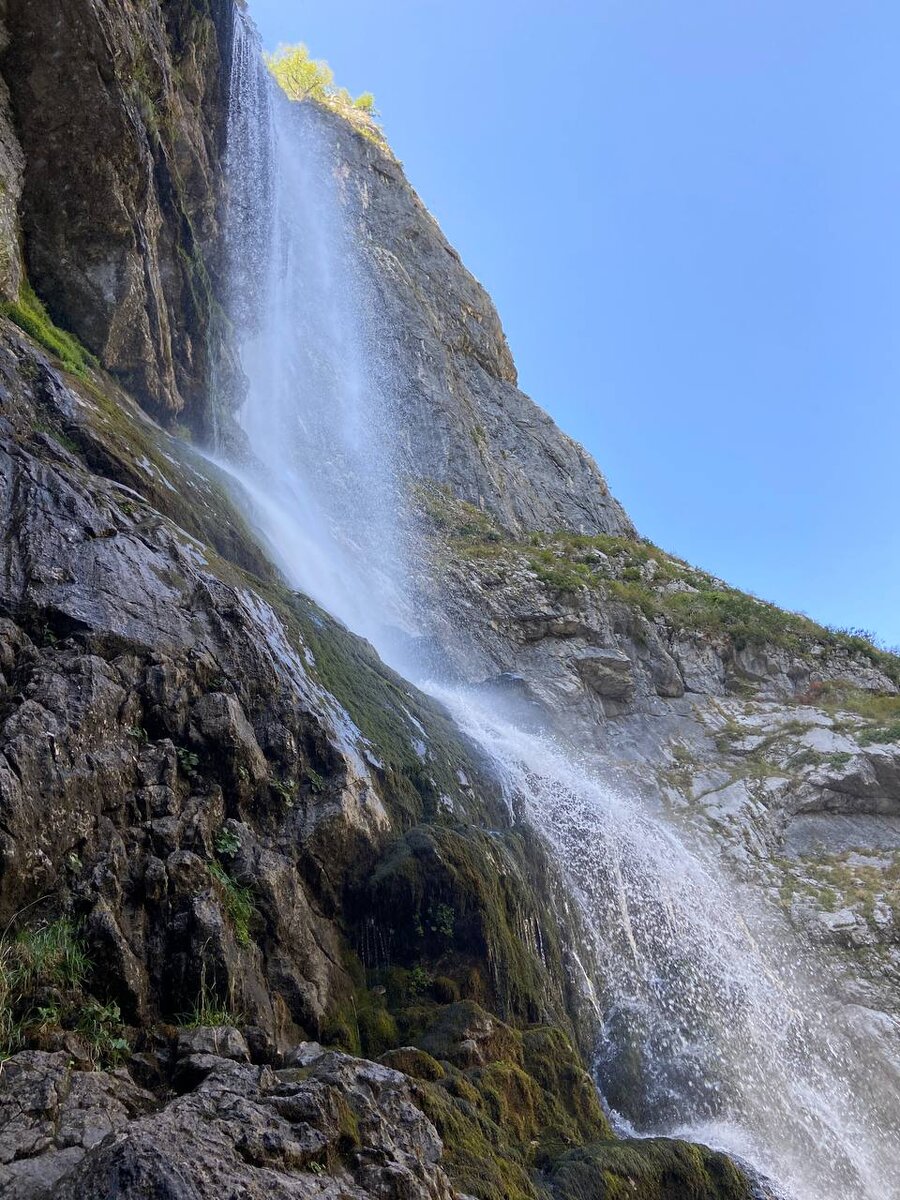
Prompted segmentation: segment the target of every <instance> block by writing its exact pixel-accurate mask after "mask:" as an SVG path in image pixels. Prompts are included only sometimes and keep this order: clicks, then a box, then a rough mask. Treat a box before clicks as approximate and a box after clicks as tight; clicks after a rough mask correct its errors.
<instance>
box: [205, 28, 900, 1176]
mask: <svg viewBox="0 0 900 1200" xmlns="http://www.w3.org/2000/svg"><path fill="white" fill-rule="evenodd" d="M307 108H308V106H307ZM228 135H229V146H228V159H227V161H228V172H229V187H230V195H231V201H230V211H229V217H228V229H229V235H228V236H229V252H230V259H231V280H232V294H231V302H230V309H231V316H232V319H233V320H234V323H235V326H236V334H237V339H238V342H239V349H240V354H241V361H242V366H243V369H244V371H245V373H246V375H247V379H248V384H249V390H248V395H247V398H246V401H245V404H244V406H243V409H242V411H241V414H240V419H241V422H242V426H243V429H244V431H245V433H246V437H247V443H248V448H249V453H247V454H246V455H245V456H244V457H243V460H242V462H241V464H240V465H239V466H235V465H234V463H233V462H232V464H231V466H230V468H229V469H231V470H232V472H233V473H234V474H235V475H236V476H237V477H238V478H239V479H240V481H241V483H242V485H243V491H242V494H243V496H244V497H245V499H246V501H247V504H248V515H249V517H250V519H251V520H252V521H253V522H254V523H255V524H256V526H257V528H258V529H259V530H260V533H261V535H262V536H263V537H264V539H265V540H266V541H267V543H268V545H269V547H270V548H271V551H272V553H273V556H274V558H275V560H276V562H277V563H278V564H279V565H280V566H281V568H282V570H283V572H284V574H285V576H286V578H287V579H288V580H289V581H290V582H291V583H292V584H293V585H294V586H296V587H298V588H300V589H302V590H304V591H307V592H309V593H311V594H312V595H313V596H314V597H315V598H316V599H317V600H319V601H320V603H322V605H323V606H324V607H326V608H328V609H329V610H330V611H331V612H332V613H334V614H335V615H336V616H338V617H339V618H341V619H342V620H343V621H345V622H346V623H347V624H348V625H349V626H350V627H351V628H352V629H354V630H355V631H356V632H358V633H361V634H363V635H365V636H367V637H369V638H370V639H371V640H372V641H373V642H374V643H375V644H376V646H377V647H378V648H379V650H380V651H381V652H382V653H385V652H387V653H388V655H389V656H390V657H394V658H396V655H395V653H394V651H395V644H394V643H392V641H391V637H390V631H391V630H392V629H393V628H396V627H404V626H405V627H410V625H411V622H410V620H409V615H408V614H409V607H410V605H409V600H408V597H407V595H406V591H407V588H406V582H405V581H406V579H407V578H408V575H409V572H408V567H407V556H406V548H407V545H408V542H407V537H408V535H407V533H406V523H405V521H404V517H403V511H402V506H401V491H400V489H399V488H398V486H397V482H396V477H395V464H394V462H393V459H392V453H391V448H392V445H393V444H395V443H396V442H397V441H399V439H395V438H394V437H393V436H392V434H393V432H394V431H393V430H392V422H391V406H390V402H389V401H390V389H389V387H386V386H385V382H384V373H383V371H382V369H381V368H380V367H379V366H378V365H377V364H378V362H379V355H378V346H377V341H378V336H377V335H378V323H377V306H376V305H375V304H374V300H373V295H372V293H371V292H370V291H369V290H368V288H367V286H366V284H365V282H364V272H363V271H361V270H360V269H359V266H358V264H357V262H356V260H355V256H354V246H353V238H352V236H351V232H352V231H351V230H349V229H347V228H346V225H345V217H344V216H343V213H344V208H343V206H342V203H341V196H340V192H339V185H338V181H337V172H336V170H335V167H336V163H335V161H334V159H333V157H332V153H333V152H332V150H331V148H330V146H329V143H328V138H327V137H325V136H323V126H322V125H321V122H320V121H319V119H318V118H317V117H316V114H315V113H314V112H309V111H308V110H307V109H305V108H304V106H290V105H288V104H287V102H286V101H284V100H283V98H282V97H281V96H280V95H278V94H276V93H275V91H274V89H273V88H272V87H271V85H270V84H269V82H268V80H267V78H266V76H265V73H264V72H263V70H262V68H261V61H260V52H259V47H258V43H257V41H256V38H255V36H254V34H253V32H252V31H251V30H250V29H248V28H247V27H246V26H245V23H244V20H243V18H241V17H240V16H239V17H238V19H237V29H236V39H235V49H234V68H233V77H232V89H231V105H230V119H229V131H228ZM407 669H408V671H409V673H410V674H411V675H413V676H414V675H415V674H416V671H415V667H414V665H413V666H412V667H410V666H408V667H407ZM417 682H419V683H420V684H422V685H423V686H426V687H427V686H429V685H428V683H427V681H423V680H421V679H419V680H417ZM430 690H431V691H432V692H433V694H435V695H436V696H437V697H438V698H439V699H440V700H442V701H443V703H444V704H445V705H446V707H447V708H448V709H449V710H450V712H451V713H452V715H453V716H454V717H455V719H456V720H457V722H458V724H459V726H460V728H461V729H462V731H463V732H464V733H466V734H467V735H468V736H469V737H470V738H472V739H473V740H474V741H475V742H476V743H478V744H480V745H481V746H482V747H483V748H484V750H485V752H486V753H487V755H488V756H489V757H490V758H491V759H492V760H493V762H494V763H495V764H496V767H497V770H498V772H499V773H500V774H501V775H502V777H503V778H504V779H505V781H506V784H507V786H508V789H509V793H510V794H511V795H512V796H514V797H515V798H516V804H517V805H518V807H519V808H520V809H521V810H522V813H523V815H524V816H525V817H526V818H527V819H528V820H529V821H530V822H531V823H532V824H533V825H534V826H535V827H536V828H537V829H538V831H539V832H540V833H542V835H543V836H544V839H545V841H546V842H547V844H548V846H549V847H550V849H551V851H552V852H553V854H554V855H555V857H556V859H557V861H558V862H559V864H560V866H561V868H562V870H563V873H564V875H565V878H566V880H567V883H568V885H569V887H570V888H571V892H572V895H573V897H574V898H575V900H576V901H577V903H578V905H579V907H580V910H581V913H582V916H583V918H584V921H583V923H584V926H585V927H586V928H587V929H588V930H590V931H591V932H592V937H591V939H590V944H589V945H588V946H586V947H585V948H584V954H583V956H582V958H583V961H584V964H585V968H586V969H587V970H588V972H589V974H590V975H591V976H592V980H593V986H594V990H595V992H596V995H597V1001H598V1006H599V1008H600V1010H601V1013H602V1018H603V1037H602V1042H601V1045H600V1047H599V1049H598V1060H597V1069H598V1077H599V1080H600V1083H601V1087H602V1088H603V1090H604V1093H605V1095H606V1097H607V1099H608V1101H609V1103H610V1104H611V1106H612V1108H613V1109H614V1110H617V1111H618V1112H619V1114H620V1115H621V1118H622V1121H623V1126H624V1127H629V1126H630V1128H631V1129H633V1130H634V1131H636V1132H638V1133H641V1134H644V1133H654V1134H658V1133H666V1134H671V1135H674V1136H683V1137H688V1138H693V1139H695V1140H700V1141H705V1142H707V1143H709V1144H711V1145H714V1146H716V1147H719V1148H721V1149H724V1150H727V1151H730V1152H732V1153H734V1154H736V1155H739V1156H741V1157H743V1158H744V1159H745V1160H747V1161H749V1162H750V1163H752V1164H753V1165H754V1166H756V1167H757V1168H758V1169H759V1170H761V1171H762V1172H763V1173H765V1174H766V1175H768V1176H770V1177H772V1178H773V1179H775V1180H777V1181H778V1185H779V1186H780V1187H782V1188H784V1189H785V1194H786V1195H789V1196H791V1197H793V1198H795V1200H850V1198H851V1197H854V1198H856V1197H858V1198H859V1200H889V1198H891V1197H897V1196H900V1150H898V1147H900V1082H898V1079H897V1076H896V1068H893V1067H892V1066H891V1064H890V1062H889V1061H887V1060H882V1059H881V1058H880V1057H879V1054H878V1050H877V1047H876V1046H875V1045H874V1044H872V1043H871V1042H868V1043H867V1042H865V1041H863V1042H861V1043H860V1042H854V1040H853V1039H851V1038H850V1036H849V1035H847V1034H845V1033H844V1032H842V1030H841V1027H840V1015H839V1013H837V1012H835V1011H834V1004H833V1001H832V1000H831V999H830V995H829V988H828V986H827V982H824V981H823V979H822V978H817V977H816V972H817V971H818V973H819V976H822V975H823V968H821V967H820V966H817V964H816V963H815V962H811V961H805V960H804V953H803V952H801V950H800V949H799V947H798V945H797V943H796V942H795V940H794V939H793V938H792V936H791V933H790V931H789V929H788V927H787V925H786V923H785V922H784V921H783V920H782V919H781V918H780V917H779V916H778V915H777V914H776V913H774V912H772V911H769V910H768V908H767V907H765V906H764V905H763V904H762V903H761V902H760V901H759V900H758V899H757V898H754V897H753V896H751V895H749V894H748V893H747V892H746V890H745V889H742V888H739V887H738V886H737V885H736V884H734V883H732V882H731V881H730V880H728V879H726V877H725V876H724V875H723V874H722V873H721V872H720V871H719V869H718V868H717V867H716V865H715V863H714V861H713V858H712V855H711V854H708V853H707V852H706V851H704V850H703V849H702V848H700V849H698V848H697V847H693V846H689V845H687V844H685V842H684V841H683V840H680V839H679V837H678V836H677V835H676V833H675V832H674V831H673V830H672V829H670V828H668V826H667V825H666V824H665V822H664V820H663V819H662V818H661V817H659V816H658V815H655V814H652V813H650V812H649V811H647V810H646V809H645V808H644V807H642V805H641V803H640V802H639V801H637V800H636V799H633V798H629V797H625V796H622V795H618V794H617V793H616V792H615V791H613V790H612V789H610V788H609V787H608V786H606V785H605V784H604V782H603V780H602V775H600V774H599V773H598V770H597V767H596V765H592V764H591V763H585V762H580V761H578V759H577V758H576V756H575V755H574V754H573V752H572V750H571V748H563V747H560V746H558V745H556V744H554V743H553V742H552V741H550V740H549V739H547V738H545V737H540V736H538V735H535V734H534V733H525V732H523V731H522V730H521V729H520V728H517V726H516V725H515V724H514V723H509V722H506V721H504V720H502V719H500V718H499V717H498V716H497V712H496V708H495V707H492V708H491V710H490V711H488V710H486V709H485V707H484V702H483V699H482V700H481V701H480V702H479V699H478V697H477V696H473V695H471V694H467V693H466V692H464V691H462V690H460V689H459V688H451V687H448V686H446V685H434V686H430Z"/></svg>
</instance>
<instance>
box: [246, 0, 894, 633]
mask: <svg viewBox="0 0 900 1200" xmlns="http://www.w3.org/2000/svg"><path fill="white" fill-rule="evenodd" d="M250 10H251V12H252V13H253V15H254V17H255V19H256V22H257V25H258V26H259V28H260V30H261V33H262V36H263V40H264V42H265V43H266V45H267V46H268V47H269V48H274V47H275V45H276V44H277V43H278V42H281V41H285V42H295V41H305V42H306V43H307V44H308V45H309V47H310V49H311V51H312V53H313V54H314V55H315V56H316V57H321V58H325V59H327V60H328V61H329V62H330V64H331V66H332V67H333V68H334V71H335V75H336V78H337V81H338V82H339V83H342V84H344V85H345V86H347V87H349V88H350V90H351V91H353V92H354V93H356V92H359V91H364V90H371V91H373V92H374V93H375V98H376V103H377V105H378V108H379V110H380V112H381V120H382V123H383V125H384V128H385V131H386V133H387V135H388V137H389V139H390V141H391V144H392V145H393V147H394V149H395V151H396V152H397V154H398V155H399V157H400V158H401V159H402V161H403V163H404V165H405V167H406V170H407V173H408V175H409V177H410V180H411V181H412V183H413V185H414V186H415V188H416V189H417V191H418V192H419V194H420V195H421V196H422V199H423V200H424V201H425V203H426V204H427V205H428V207H429V208H430V209H431V211H432V212H433V213H434V214H435V216H436V217H437V218H438V220H439V221H440V223H441V225H442V227H443V229H444V232H445V233H446V234H447V236H448V237H449V239H450V240H451V241H452V242H453V243H454V244H455V245H456V246H457V248H458V249H459V251H460V253H461V255H462V257H463V260H464V261H465V263H466V264H467V266H468V267H469V268H470V270H472V271H473V272H474V273H475V274H476V275H477V276H478V277H479V279H481V281H482V282H483V283H484V284H485V286H486V287H487V288H488V290H489V291H490V293H491V295H492V296H493V298H494V300H495V302H496V304H497V307H498V309H499V311H500V315H501V317H502V319H503V322H504V325H505V328H506V332H507V335H508V337H509V341H510V345H511V347H512V350H513V353H514V355H515V357H516V360H517V363H518V366H519V373H520V383H521V386H522V387H523V389H524V390H525V391H527V392H529V394H531V395H532V396H533V397H534V398H535V399H536V400H537V401H538V403H539V404H541V406H542V407H544V408H545V409H547V410H548V411H549V412H550V413H551V414H552V415H553V417H554V418H555V419H556V420H557V421H558V422H559V424H560V425H561V426H562V427H563V428H564V429H565V430H566V431H567V432H568V433H570V434H572V435H573V436H574V437H576V438H577V439H578V440H579V441H581V442H582V443H583V444H584V445H585V446H586V447H587V449H588V450H589V451H590V452H591V453H592V454H593V455H594V456H595V457H596V459H597V461H598V463H599V464H600V467H601V468H602V469H603V471H604V472H605V474H606V476H607V478H608V480H609V483H610V485H611V487H612V489H613V491H614V493H615V494H616V495H617V496H618V497H619V498H620V499H621V500H622V501H623V503H624V504H625V506H626V507H627V509H628V511H629V512H630V514H631V516H632V517H633V519H634V520H635V522H636V524H637V525H638V528H639V529H640V531H641V532H642V533H643V534H644V535H645V536H647V537H649V538H650V539H652V540H653V541H654V542H657V543H658V544H660V545H661V546H663V547H665V548H666V549H668V550H671V551H672V552H674V553H676V554H679V555H681V556H682V557H683V558H686V559H688V560H690V561H692V562H694V563H696V564H697V565H698V566H702V567H705V568H707V569H708V570H711V571H714V572H715V573H717V574H719V575H721V576H722V577H724V578H726V579H728V580H729V582H731V583H733V584H735V585H737V586H740V587H744V588H747V589H749V590H751V591H753V592H755V593H756V594H757V595H760V596H762V597H764V598H765V599H768V600H773V601H775V602H777V603H779V604H782V605H784V606H786V607H789V608H794V609H798V610H801V611H804V612H807V613H809V615H810V616H812V617H814V618H816V619H817V620H820V621H824V622H826V623H829V624H834V625H841V626H857V627H863V628H866V629H869V630H872V631H873V632H875V633H876V634H877V635H879V636H880V637H881V638H882V639H883V640H884V641H885V642H887V643H889V644H898V643H900V478H898V474H900V472H898V466H900V150H898V144H900V143H898V136H900V135H898V130H900V4H898V3H897V0H568V2H567V0H554V2H551V0H542V2H538V0H515V2H514V0H502V2H501V0H452V2H451V3H448V2H447V0H379V2H378V3H373V2H372V0H340V2H338V0H250Z"/></svg>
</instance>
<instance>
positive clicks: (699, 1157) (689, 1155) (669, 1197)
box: [551, 1138, 751, 1200]
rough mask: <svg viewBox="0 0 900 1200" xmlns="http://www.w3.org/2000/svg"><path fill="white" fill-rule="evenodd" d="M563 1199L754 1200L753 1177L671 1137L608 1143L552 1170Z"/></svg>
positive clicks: (573, 1154)
mask: <svg viewBox="0 0 900 1200" xmlns="http://www.w3.org/2000/svg"><path fill="white" fill-rule="evenodd" d="M551 1180H552V1186H553V1194H554V1196H555V1197H556V1198H557V1200H750V1196H751V1190H750V1184H749V1181H748V1180H747V1177H746V1176H745V1175H744V1174H743V1172H742V1171H740V1170H739V1169H738V1168H737V1167H736V1166H735V1165H734V1163H732V1162H731V1160H730V1159H728V1158H727V1157H726V1156H725V1155H724V1154H719V1153H718V1152H716V1151H715V1150H709V1149H707V1147H705V1146H695V1145H691V1144H690V1143H687V1142H676V1141H670V1140H668V1139H665V1138H659V1139H647V1140H630V1141H621V1142H616V1141H604V1142H597V1143H594V1144H592V1145H588V1146H583V1147H581V1148H579V1149H577V1150H571V1151H569V1152H568V1153H567V1154H564V1155H563V1156H562V1157H561V1158H559V1159H558V1160H557V1162H556V1163H555V1164H554V1166H553V1168H552V1171H551Z"/></svg>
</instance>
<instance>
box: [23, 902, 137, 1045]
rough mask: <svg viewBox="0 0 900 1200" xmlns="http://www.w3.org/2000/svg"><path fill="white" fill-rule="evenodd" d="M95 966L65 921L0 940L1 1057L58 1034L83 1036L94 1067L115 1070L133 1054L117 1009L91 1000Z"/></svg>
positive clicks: (72, 925)
mask: <svg viewBox="0 0 900 1200" xmlns="http://www.w3.org/2000/svg"><path fill="white" fill-rule="evenodd" d="M90 972H91V964H90V960H89V958H88V955H87V950H86V948H85V944H84V941H83V940H82V937H81V933H80V931H79V929H78V927H77V925H75V923H74V922H73V921H71V920H69V918H67V917H61V918H59V919H57V920H54V921H45V922H42V923H41V924H38V925H36V926H34V927H32V928H26V929H22V930H20V931H19V932H18V933H17V934H16V935H15V937H12V938H10V937H8V936H4V937H3V939H2V941H0V1058H6V1057H8V1056H9V1055H11V1054H15V1053H16V1052H17V1051H18V1050H21V1049H24V1048H25V1047H26V1046H29V1045H44V1044H46V1043H47V1040H48V1039H50V1038H52V1037H53V1035H54V1034H58V1033H60V1032H62V1031H70V1032H72V1033H74V1034H77V1035H79V1040H80V1041H81V1043H82V1044H83V1045H84V1047H85V1051H86V1054H87V1057H88V1058H89V1060H90V1062H91V1064H92V1065H93V1066H95V1067H100V1066H103V1067H111V1066H116V1065H117V1064H118V1063H119V1062H121V1061H122V1060H123V1059H124V1058H125V1057H126V1056H127V1055H128V1053H129V1050H130V1047H129V1044H128V1041H127V1039H126V1037H125V1028H124V1025H123V1023H122V1016H121V1013H120V1012H119V1006H118V1005H117V1004H115V1003H103V1002H101V1001H100V1000H98V999H96V997H94V996H92V995H90V994H89V993H88V992H87V990H86V987H87V980H88V977H89V975H90Z"/></svg>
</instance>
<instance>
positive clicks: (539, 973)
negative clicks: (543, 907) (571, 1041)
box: [358, 824, 566, 1022]
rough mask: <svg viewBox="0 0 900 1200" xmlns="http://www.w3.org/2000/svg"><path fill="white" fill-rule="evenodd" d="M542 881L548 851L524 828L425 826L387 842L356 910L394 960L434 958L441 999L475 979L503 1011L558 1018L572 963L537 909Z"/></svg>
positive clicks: (467, 990)
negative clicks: (498, 831) (488, 967)
mask: <svg viewBox="0 0 900 1200" xmlns="http://www.w3.org/2000/svg"><path fill="white" fill-rule="evenodd" d="M544 886H549V885H548V881H547V879H546V863H545V860H544V858H543V851H542V849H541V848H539V847H538V846H536V845H535V844H533V843H532V841H531V836H530V835H529V834H528V833H526V832H525V831H521V830H518V829H514V830H511V831H510V832H509V833H507V834H506V836H505V837H504V838H502V839H500V838H498V837H496V836H495V835H492V834H491V833H489V832H488V831H486V830H482V829H479V828H478V827H476V826H473V825H471V824H467V825H454V826H452V827H450V826H448V825H445V824H419V825H416V826H415V827H414V828H412V829H410V830H408V831H407V832H406V833H405V834H403V835H402V836H401V837H399V838H397V839H396V840H395V841H394V842H393V843H392V844H391V845H390V846H389V847H388V849H387V851H386V853H385V854H384V856H383V858H382V859H381V861H380V862H379V863H378V865H377V866H376V868H375V870H374V871H373V872H372V875H371V877H370V879H369V880H368V881H367V883H366V886H365V890H364V891H363V893H362V894H361V896H360V898H359V901H358V907H359V909H360V913H361V915H362V914H363V913H364V914H365V919H374V920H375V921H376V922H377V923H378V926H379V928H380V929H382V930H383V931H384V934H385V936H387V937H388V939H389V941H390V944H391V947H392V955H393V957H394V962H395V964H396V965H398V966H400V965H402V966H405V967H414V966H416V965H418V964H431V963H433V964H434V966H435V968H437V969H436V970H435V972H434V973H435V975H437V976H438V977H440V978H441V985H440V989H439V990H441V997H440V998H442V999H443V998H444V997H445V996H449V995H452V992H453V987H454V985H455V987H456V988H458V990H459V994H460V995H462V996H472V997H473V998H474V995H473V990H472V987H471V984H472V983H473V981H477V983H478V984H479V985H484V987H483V990H482V991H481V993H480V998H481V999H482V1000H483V1001H484V1002H485V1003H486V1004H487V1005H488V1006H489V1007H490V1008H491V1009H493V1010H495V1011H497V1012H499V1013H501V1014H502V1015H503V1017H504V1018H508V1019H513V1020H516V1021H522V1022H536V1021H543V1020H547V1019H553V1020H556V1019H559V1018H560V1017H561V1016H562V1014H563V1013H564V1012H565V1007H566V1006H565V1003H564V999H563V997H562V994H561V991H560V984H559V981H561V980H564V978H565V970H564V968H563V964H562V955H561V951H560V947H559V942H558V931H557V929H556V928H555V926H554V924H553V923H552V922H548V921H545V920H542V919H541V918H542V914H541V913H539V912H538V911H537V905H536V900H535V897H536V896H537V895H538V894H540V893H541V890H542V888H543V887H544ZM535 929H540V931H541V938H540V941H541V946H542V949H543V961H542V960H541V957H540V956H539V954H538V953H537V947H536V945H534V944H533V942H534V930H535ZM485 963H490V964H492V967H493V969H492V971H491V972H490V975H489V976H488V977H485V975H484V974H483V973H482V972H481V968H483V966H484V964H485ZM545 964H546V965H545ZM473 972H476V974H473ZM554 981H556V982H554ZM435 984H436V980H435ZM436 998H437V997H436Z"/></svg>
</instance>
